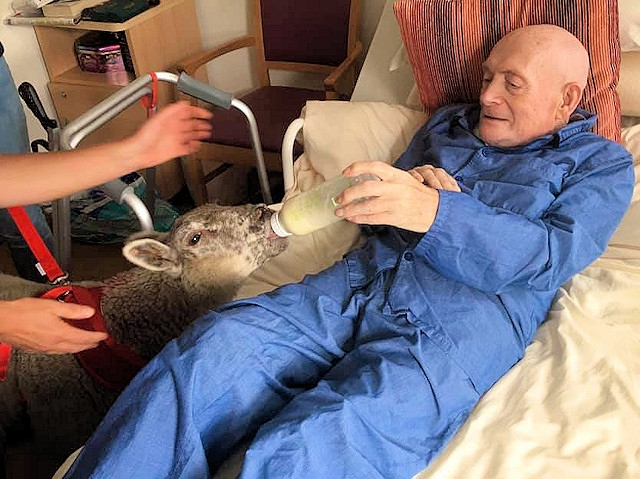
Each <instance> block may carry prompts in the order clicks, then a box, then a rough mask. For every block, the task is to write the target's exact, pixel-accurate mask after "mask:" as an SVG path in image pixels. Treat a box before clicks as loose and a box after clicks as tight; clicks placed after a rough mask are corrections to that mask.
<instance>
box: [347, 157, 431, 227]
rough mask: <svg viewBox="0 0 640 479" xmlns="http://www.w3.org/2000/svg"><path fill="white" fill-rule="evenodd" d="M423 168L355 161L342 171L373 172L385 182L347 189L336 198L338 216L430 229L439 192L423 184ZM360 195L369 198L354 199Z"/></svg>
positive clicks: (359, 221) (366, 182)
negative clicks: (338, 205)
mask: <svg viewBox="0 0 640 479" xmlns="http://www.w3.org/2000/svg"><path fill="white" fill-rule="evenodd" d="M416 170H417V169H416ZM421 171H422V170H420V171H413V172H412V173H409V172H407V171H403V170H400V169H398V168H395V167H393V166H391V165H388V164H386V163H383V162H380V161H364V162H357V163H353V164H352V165H350V166H349V167H348V168H346V169H345V170H344V171H343V173H342V174H343V175H344V176H358V175H360V174H363V173H370V174H372V175H375V176H377V177H378V178H380V179H381V180H382V181H364V182H362V183H358V184H356V185H354V186H351V187H349V188H347V189H346V190H344V192H343V193H342V194H341V195H340V196H339V197H338V198H337V200H338V201H339V203H340V205H341V206H340V207H339V208H338V209H336V215H338V216H340V217H341V218H345V219H347V220H349V221H351V222H353V223H358V224H369V225H390V226H397V227H399V228H403V229H406V230H409V231H415V232H418V233H425V232H427V231H428V230H429V228H431V225H432V224H433V221H434V220H435V217H436V213H437V211H438V204H439V202H440V195H439V194H438V191H437V189H436V188H434V187H431V186H429V185H428V184H425V183H424V182H425V181H427V180H426V179H425V178H424V177H423V176H422V174H421ZM429 181H430V180H429ZM434 184H435V183H434ZM360 198H366V199H365V200H361V201H356V202H354V200H357V199H360Z"/></svg>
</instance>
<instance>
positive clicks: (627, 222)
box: [603, 125, 640, 258]
mask: <svg viewBox="0 0 640 479" xmlns="http://www.w3.org/2000/svg"><path fill="white" fill-rule="evenodd" d="M622 144H623V145H624V147H625V148H626V149H627V150H629V151H630V152H631V154H632V155H633V163H634V172H635V176H636V183H635V188H634V190H633V196H632V198H631V204H630V205H629V209H627V212H626V213H625V214H624V216H623V218H622V221H621V222H620V225H618V228H617V229H616V231H615V232H614V233H613V236H612V237H611V239H610V240H609V246H608V248H607V251H605V253H604V255H603V256H604V257H609V258H629V257H640V125H634V126H630V127H627V128H623V129H622Z"/></svg>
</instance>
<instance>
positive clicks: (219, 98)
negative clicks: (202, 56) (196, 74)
mask: <svg viewBox="0 0 640 479" xmlns="http://www.w3.org/2000/svg"><path fill="white" fill-rule="evenodd" d="M176 87H177V88H178V90H179V91H181V92H183V93H186V94H187V95H190V96H192V97H194V98H197V99H199V100H203V101H206V102H207V103H211V104H213V105H216V106H220V107H222V108H224V109H225V110H229V109H230V108H231V101H232V100H233V95H232V94H231V93H227V92H225V91H222V90H218V89H217V88H214V87H212V86H210V85H207V84H206V83H202V82H200V81H198V80H195V79H194V78H193V77H190V76H189V75H187V74H186V73H184V72H183V73H181V74H180V77H179V78H178V82H177V83H176Z"/></svg>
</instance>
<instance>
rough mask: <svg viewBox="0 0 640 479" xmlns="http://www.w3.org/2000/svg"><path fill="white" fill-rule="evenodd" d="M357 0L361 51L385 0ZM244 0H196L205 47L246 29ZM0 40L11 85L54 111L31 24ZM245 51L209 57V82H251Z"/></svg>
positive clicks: (34, 131)
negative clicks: (25, 85) (30, 91)
mask: <svg viewBox="0 0 640 479" xmlns="http://www.w3.org/2000/svg"><path fill="white" fill-rule="evenodd" d="M361 2H362V18H361V25H362V28H361V37H362V42H363V45H364V48H365V51H366V49H368V47H369V44H370V42H371V38H372V37H373V33H374V31H375V28H376V26H377V24H378V19H379V18H380V14H381V12H382V9H383V7H384V4H385V2H386V0H361ZM248 3H249V2H248V0H196V8H197V12H198V20H199V24H200V30H201V33H202V43H203V45H204V46H205V47H208V46H213V45H215V44H217V43H220V42H222V41H225V40H228V39H230V38H233V37H236V36H239V35H244V34H246V33H247V32H249V31H250V16H249V11H248ZM11 12H12V10H11V0H0V16H2V17H4V16H5V15H7V14H9V13H11ZM0 40H2V43H3V45H4V46H5V50H6V51H5V55H6V60H7V63H8V64H9V67H10V68H11V71H12V73H13V77H14V80H15V82H16V85H19V84H20V83H22V82H23V81H28V82H30V83H32V84H33V85H34V86H35V87H36V90H37V91H38V93H39V95H40V98H41V100H42V103H43V104H44V107H45V110H46V111H47V113H48V114H49V115H50V116H53V115H54V114H55V111H54V109H53V105H52V103H51V100H50V97H49V93H48V90H47V87H46V84H47V81H48V76H47V72H46V69H45V67H44V64H43V62H42V58H41V56H40V50H39V48H38V44H37V41H36V38H35V34H34V33H33V29H32V28H31V27H28V26H7V25H4V24H0ZM248 55H249V53H248V51H247V50H246V49H245V51H241V52H234V53H231V54H228V55H225V57H223V58H221V59H219V60H217V61H216V62H212V63H213V65H210V66H209V68H208V71H207V73H208V75H209V81H210V83H211V84H212V85H215V86H216V87H218V88H221V89H223V90H227V91H232V92H237V91H241V90H245V89H247V88H250V87H251V86H253V81H252V74H251V72H250V71H249V64H250V61H249V57H248ZM362 58H364V55H363V57H362ZM279 80H281V81H284V79H283V78H280V79H278V78H277V77H276V81H279ZM296 80H297V82H298V83H299V84H303V85H309V86H316V87H321V85H322V83H321V80H319V79H318V78H317V77H297V78H296ZM27 121H28V126H29V135H30V137H31V139H35V138H43V137H44V136H45V132H44V130H43V129H42V127H41V126H40V124H39V123H38V121H37V120H36V119H35V118H34V116H33V114H31V112H29V111H27Z"/></svg>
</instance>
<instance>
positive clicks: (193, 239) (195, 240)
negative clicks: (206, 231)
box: [189, 233, 202, 246]
mask: <svg viewBox="0 0 640 479" xmlns="http://www.w3.org/2000/svg"><path fill="white" fill-rule="evenodd" d="M201 237H202V233H196V234H194V235H193V236H192V237H191V238H189V244H190V245H191V246H193V245H196V244H198V241H200V238H201Z"/></svg>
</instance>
